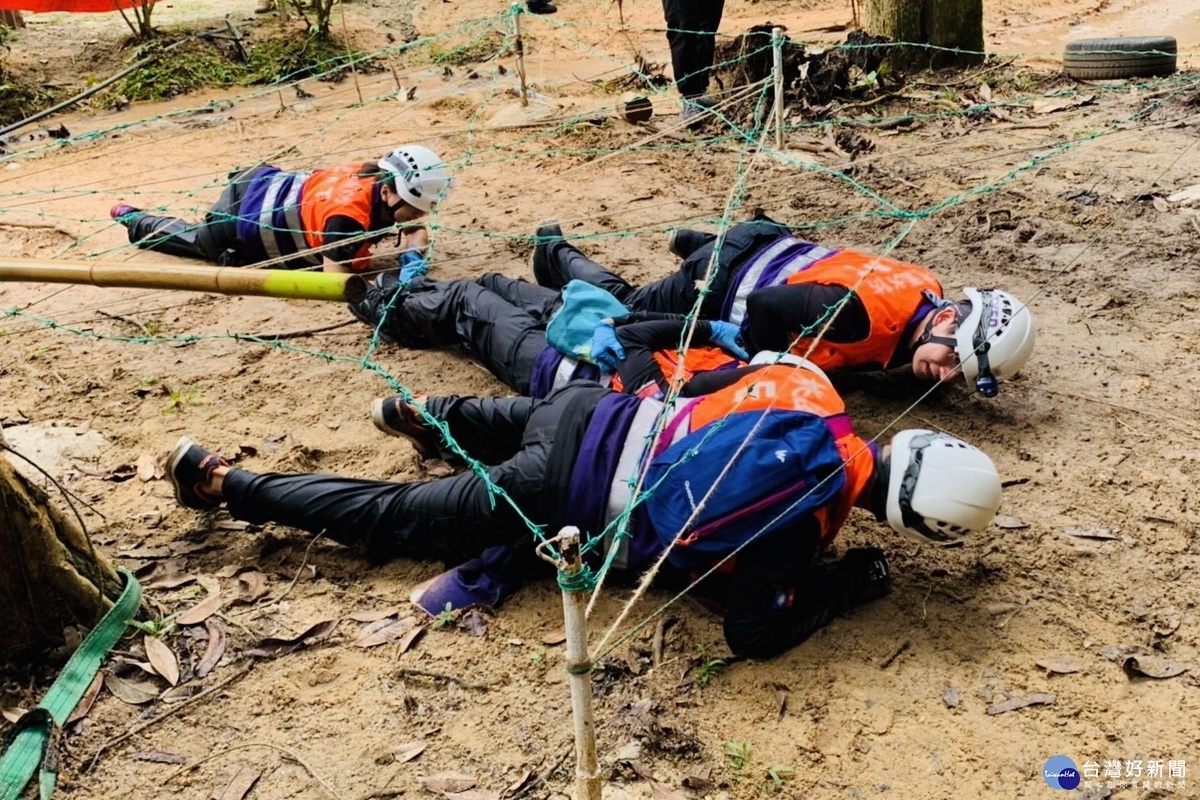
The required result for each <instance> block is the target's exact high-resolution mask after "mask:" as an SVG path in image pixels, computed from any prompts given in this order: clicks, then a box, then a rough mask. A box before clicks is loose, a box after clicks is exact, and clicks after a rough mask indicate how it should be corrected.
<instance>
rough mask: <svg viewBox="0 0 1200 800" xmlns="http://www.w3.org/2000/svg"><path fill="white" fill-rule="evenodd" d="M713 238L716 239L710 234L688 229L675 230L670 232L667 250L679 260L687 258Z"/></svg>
mask: <svg viewBox="0 0 1200 800" xmlns="http://www.w3.org/2000/svg"><path fill="white" fill-rule="evenodd" d="M714 238H716V237H714V236H713V235H712V234H711V233H705V232H704V231H694V230H691V229H690V228H676V229H675V230H673V231H671V237H670V238H669V239H667V249H668V250H670V251H671V252H672V253H674V254H675V255H677V256H679V257H680V258H687V257H688V256H690V255H691V254H692V253H694V252H696V251H697V250H699V249H700V248H701V247H703V246H704V245H706V244H708V243H709V242H711V241H712V240H713V239H714Z"/></svg>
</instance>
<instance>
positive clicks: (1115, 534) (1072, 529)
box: [1063, 525, 1121, 541]
mask: <svg viewBox="0 0 1200 800" xmlns="http://www.w3.org/2000/svg"><path fill="white" fill-rule="evenodd" d="M1063 533H1065V534H1066V535H1067V536H1074V537H1076V538H1077V539H1101V540H1104V541H1107V540H1109V539H1119V538H1121V537H1120V531H1119V529H1114V528H1105V527H1104V526H1102V525H1068V526H1067V527H1065V528H1063Z"/></svg>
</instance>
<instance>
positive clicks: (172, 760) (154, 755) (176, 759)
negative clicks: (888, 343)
mask: <svg viewBox="0 0 1200 800" xmlns="http://www.w3.org/2000/svg"><path fill="white" fill-rule="evenodd" d="M129 757H130V758H131V759H133V760H134V761H153V762H154V763H155V764H186V763H187V759H186V758H184V757H183V756H180V755H176V754H175V753H164V752H162V751H159V750H148V751H146V752H141V753H130V754H129Z"/></svg>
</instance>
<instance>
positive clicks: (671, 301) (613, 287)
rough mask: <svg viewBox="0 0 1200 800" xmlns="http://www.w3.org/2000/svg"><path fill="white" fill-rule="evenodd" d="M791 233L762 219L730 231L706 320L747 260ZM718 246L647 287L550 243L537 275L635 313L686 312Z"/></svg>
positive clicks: (716, 313) (707, 298) (703, 311)
mask: <svg viewBox="0 0 1200 800" xmlns="http://www.w3.org/2000/svg"><path fill="white" fill-rule="evenodd" d="M789 233H790V232H789V231H788V229H787V228H786V227H785V226H783V225H780V224H779V223H778V222H775V221H774V220H771V219H769V218H768V217H765V216H761V215H760V216H758V217H756V218H754V219H752V220H749V221H748V222H739V223H738V224H737V225H734V226H732V227H730V228H729V230H728V231H726V232H725V241H724V244H723V246H722V247H721V250H720V252H719V254H718V258H717V266H716V271H715V272H714V274H713V277H712V280H711V281H710V283H709V290H708V292H707V293H706V294H705V295H704V299H703V302H702V303H701V305H700V317H701V319H720V318H721V307H722V306H723V305H724V303H725V294H726V293H727V292H729V291H732V289H733V288H734V287H731V286H730V278H731V276H733V275H734V274H735V273H736V272H737V270H738V268H739V267H740V266H741V265H742V264H743V263H744V262H745V260H746V258H748V257H750V256H753V255H754V254H755V253H757V252H758V251H759V250H761V249H762V248H763V247H766V246H767V245H768V244H770V243H771V242H773V241H775V240H776V239H778V238H779V237H780V236H786V235H788V234H789ZM715 247H716V237H715V236H714V237H713V238H712V240H711V241H709V242H708V243H707V244H704V245H701V246H700V247H699V248H698V249H697V250H696V251H695V252H693V253H692V254H691V255H690V256H688V257H687V258H685V259H684V260H683V262H682V263H680V265H679V269H678V270H677V271H676V272H674V273H672V274H670V275H668V276H667V277H665V278H661V279H659V280H657V281H654V282H652V283H648V284H646V285H645V286H642V287H635V286H633V285H631V284H630V283H629V281H627V280H625V279H624V278H622V277H621V276H620V275H617V274H616V273H615V272H612V271H611V270H609V269H607V268H605V267H602V266H600V265H599V264H597V263H596V262H595V261H592V260H591V259H590V258H588V257H587V256H586V255H584V254H583V253H582V252H580V250H579V249H578V248H577V247H575V246H574V245H572V244H571V243H569V242H566V241H563V240H555V241H552V242H550V243H549V244H548V245H546V250H545V253H546V258H545V259H544V260H539V261H536V262H535V264H537V265H538V266H539V269H537V270H535V272H534V277H535V278H536V279H537V282H538V283H539V284H541V285H542V286H546V287H548V288H551V289H562V287H564V286H566V285H567V283H568V282H569V281H571V280H581V281H586V282H587V283H590V284H593V285H594V286H599V287H600V288H602V289H605V290H606V291H608V292H609V293H610V294H612V296H613V297H615V298H617V299H618V300H620V301H621V302H622V303H624V304H625V306H627V307H628V308H629V309H630V310H633V311H660V312H665V313H669V314H686V313H688V312H689V311H691V310H692V308H693V307H694V306H695V305H696V300H697V299H698V298H699V297H700V290H699V288H698V286H697V284H698V282H699V281H702V280H703V279H704V275H705V273H706V272H707V271H708V263H709V261H710V260H711V258H712V253H713V249H714V248H715Z"/></svg>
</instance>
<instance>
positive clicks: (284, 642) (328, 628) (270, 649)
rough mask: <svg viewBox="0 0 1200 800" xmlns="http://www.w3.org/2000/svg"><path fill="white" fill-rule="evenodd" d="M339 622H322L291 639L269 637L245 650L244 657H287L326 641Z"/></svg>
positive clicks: (330, 620) (336, 620) (328, 620)
mask: <svg viewBox="0 0 1200 800" xmlns="http://www.w3.org/2000/svg"><path fill="white" fill-rule="evenodd" d="M339 622H341V620H338V619H327V620H325V621H324V622H318V623H317V624H316V625H312V626H310V627H309V628H308V629H307V630H305V631H304V632H303V633H301V634H300V635H298V636H294V637H292V638H291V639H280V638H276V637H274V636H269V637H267V638H266V639H263V640H262V641H260V642H259V643H258V644H256V645H254V647H251V648H250V649H249V650H247V651H246V655H248V656H256V657H258V658H274V657H275V656H282V655H287V654H288V653H292V652H295V651H296V650H299V649H300V648H301V647H304V646H305V645H310V644H315V643H316V642H320V641H323V640H325V639H328V638H329V637H330V636H332V635H333V632H334V631H335V630H336V629H337V626H338V623H339Z"/></svg>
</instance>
